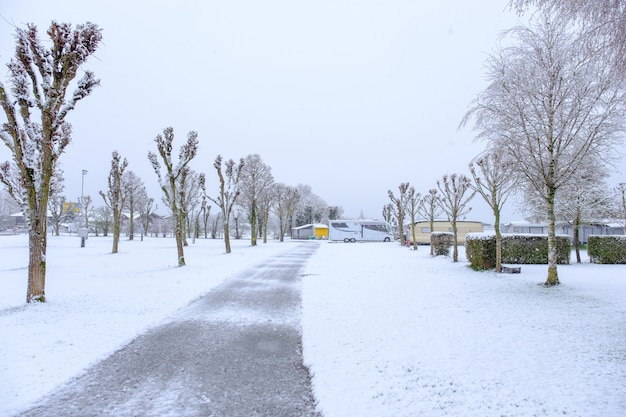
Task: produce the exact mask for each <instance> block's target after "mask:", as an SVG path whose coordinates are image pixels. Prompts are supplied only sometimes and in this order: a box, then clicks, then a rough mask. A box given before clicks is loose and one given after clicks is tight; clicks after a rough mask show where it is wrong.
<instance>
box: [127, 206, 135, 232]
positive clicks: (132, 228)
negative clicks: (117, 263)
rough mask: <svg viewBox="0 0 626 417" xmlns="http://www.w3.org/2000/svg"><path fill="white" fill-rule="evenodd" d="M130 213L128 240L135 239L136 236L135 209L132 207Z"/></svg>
mask: <svg viewBox="0 0 626 417" xmlns="http://www.w3.org/2000/svg"><path fill="white" fill-rule="evenodd" d="M128 214H129V218H128V240H133V239H134V238H135V210H133V209H132V207H131V208H130V210H129V211H128Z"/></svg>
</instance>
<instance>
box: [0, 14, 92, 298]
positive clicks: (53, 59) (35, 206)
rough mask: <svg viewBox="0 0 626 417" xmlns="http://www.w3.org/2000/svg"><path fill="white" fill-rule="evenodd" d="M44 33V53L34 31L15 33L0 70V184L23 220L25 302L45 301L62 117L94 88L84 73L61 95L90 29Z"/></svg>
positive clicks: (86, 51) (67, 136)
mask: <svg viewBox="0 0 626 417" xmlns="http://www.w3.org/2000/svg"><path fill="white" fill-rule="evenodd" d="M47 34H48V36H49V37H50V41H51V42H50V43H49V45H50V49H46V46H45V44H44V43H42V42H41V41H40V40H39V34H38V31H37V27H36V26H35V25H33V24H29V25H27V27H26V29H20V28H16V48H15V57H14V58H13V59H12V60H11V61H10V62H9V64H8V65H7V66H8V69H9V79H10V83H11V91H10V92H9V91H7V89H6V88H5V86H4V84H2V83H1V82H0V105H2V109H3V111H4V115H5V116H6V121H5V122H4V123H2V127H1V129H0V139H2V142H4V144H5V145H6V146H7V147H8V148H9V150H10V151H11V154H12V155H13V159H12V161H11V162H5V163H3V164H2V165H0V182H2V183H3V184H4V185H5V186H6V187H7V191H8V192H9V194H11V195H12V196H13V198H14V199H15V200H16V201H17V202H18V203H19V204H20V206H21V207H22V211H23V212H24V214H25V216H26V218H27V219H28V229H29V234H28V235H29V252H30V253H29V264H28V287H27V293H26V301H27V302H28V303H31V302H37V301H39V302H44V301H45V300H46V294H45V278H46V251H47V237H48V234H47V210H48V198H49V193H50V182H51V180H52V176H53V173H54V171H55V169H56V167H57V164H58V160H59V158H60V156H61V154H62V153H63V152H64V151H65V148H66V147H67V145H68V144H69V143H70V140H71V126H70V124H69V123H68V122H66V121H65V118H66V117H67V115H68V113H69V112H70V111H71V110H73V109H74V107H75V106H76V104H77V102H78V101H80V100H82V99H83V98H85V97H87V96H88V95H90V94H91V92H92V90H93V88H94V87H95V86H97V85H98V84H99V80H97V79H95V78H94V75H93V73H92V72H90V71H85V73H84V75H83V76H82V77H81V78H80V79H79V80H77V82H76V83H75V90H74V91H73V93H72V94H67V90H68V88H70V85H72V84H73V81H74V79H75V78H76V76H77V75H78V71H79V69H80V68H81V67H82V66H83V65H84V64H85V63H86V61H87V59H88V58H89V57H90V56H91V55H92V54H93V53H94V52H95V51H96V49H97V47H98V45H99V44H100V41H101V39H102V33H101V30H100V28H98V26H96V25H94V24H92V23H87V24H85V25H77V26H76V29H72V26H71V25H70V24H65V23H63V24H59V23H56V22H52V24H51V25H50V29H48V32H47ZM11 93H12V96H11ZM68 96H69V97H68ZM37 120H38V121H37Z"/></svg>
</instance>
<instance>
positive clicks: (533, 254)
mask: <svg viewBox="0 0 626 417" xmlns="http://www.w3.org/2000/svg"><path fill="white" fill-rule="evenodd" d="M556 250H557V264H569V256H570V251H571V246H570V240H569V236H565V235H560V236H557V237H556ZM465 252H466V256H467V260H468V261H470V264H471V266H472V268H474V269H493V268H495V266H496V237H495V235H492V234H483V233H470V234H468V235H467V237H466V239H465ZM502 263H503V264H505V263H508V264H547V263H548V236H546V235H529V234H503V235H502Z"/></svg>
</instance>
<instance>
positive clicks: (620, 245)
mask: <svg viewBox="0 0 626 417" xmlns="http://www.w3.org/2000/svg"><path fill="white" fill-rule="evenodd" d="M587 253H588V254H589V259H590V261H591V263H594V264H626V236H624V235H619V236H589V237H588V239H587Z"/></svg>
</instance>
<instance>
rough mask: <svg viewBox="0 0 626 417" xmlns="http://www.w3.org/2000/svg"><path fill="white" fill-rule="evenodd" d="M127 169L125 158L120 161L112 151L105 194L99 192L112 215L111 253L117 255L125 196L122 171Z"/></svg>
mask: <svg viewBox="0 0 626 417" xmlns="http://www.w3.org/2000/svg"><path fill="white" fill-rule="evenodd" d="M126 167H128V161H127V160H126V158H124V160H123V161H122V158H121V156H120V154H119V153H118V152H117V151H113V153H112V159H111V171H109V179H108V185H109V188H108V190H107V192H106V193H105V192H104V191H100V195H101V196H102V199H103V200H104V203H105V204H106V205H107V207H109V208H110V209H111V212H112V213H113V248H112V249H111V253H117V252H118V247H119V242H120V231H121V226H122V210H123V209H124V203H125V198H126V196H125V194H124V189H123V184H122V181H123V180H122V179H123V177H124V171H125V170H126Z"/></svg>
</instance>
